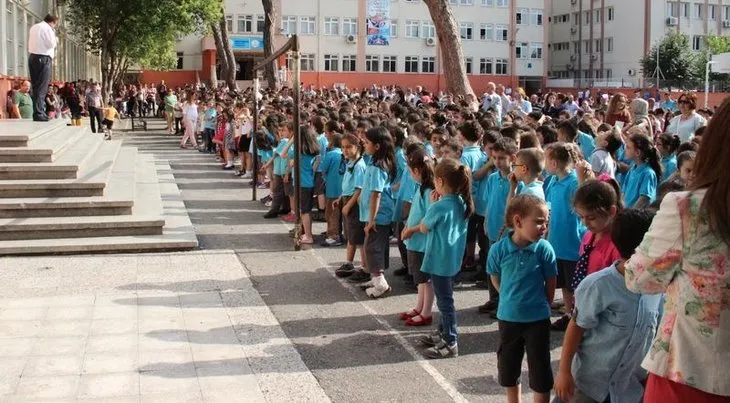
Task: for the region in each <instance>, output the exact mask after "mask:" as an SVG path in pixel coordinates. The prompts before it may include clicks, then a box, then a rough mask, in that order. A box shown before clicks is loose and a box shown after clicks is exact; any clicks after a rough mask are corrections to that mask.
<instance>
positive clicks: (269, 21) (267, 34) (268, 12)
mask: <svg viewBox="0 0 730 403" xmlns="http://www.w3.org/2000/svg"><path fill="white" fill-rule="evenodd" d="M261 1H262V3H263V6H264V58H266V57H269V56H271V55H272V54H273V53H274V51H275V50H276V49H274V35H275V34H276V33H275V31H274V29H275V28H276V24H275V23H274V22H275V21H276V13H277V12H278V10H277V9H276V6H275V5H274V2H273V0H261ZM264 79H265V80H266V82H267V84H268V86H269V88H272V89H275V90H277V91H278V90H279V89H280V88H281V83H280V82H279V75H278V74H276V61H272V62H271V63H269V64H268V65H267V66H266V68H265V69H264Z"/></svg>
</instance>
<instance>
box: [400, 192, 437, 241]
mask: <svg viewBox="0 0 730 403" xmlns="http://www.w3.org/2000/svg"><path fill="white" fill-rule="evenodd" d="M415 190H416V192H415V195H414V196H413V202H412V203H411V211H410V212H409V213H408V219H407V220H406V227H415V226H417V225H419V224H420V223H421V220H423V217H425V216H426V211H428V207H429V206H430V205H431V192H432V191H433V189H428V188H427V189H423V192H421V185H419V184H418V183H416V189H415ZM404 243H405V244H406V249H407V250H410V251H414V252H422V253H423V252H426V234H424V233H422V232H420V231H419V232H416V233H415V234H413V235H412V236H411V237H410V238H408V239H406V240H405V241H404Z"/></svg>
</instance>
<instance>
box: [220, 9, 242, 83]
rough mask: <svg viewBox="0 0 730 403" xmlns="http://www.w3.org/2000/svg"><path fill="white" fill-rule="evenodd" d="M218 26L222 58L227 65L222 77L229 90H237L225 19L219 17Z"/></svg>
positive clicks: (231, 47) (234, 65) (234, 66)
mask: <svg viewBox="0 0 730 403" xmlns="http://www.w3.org/2000/svg"><path fill="white" fill-rule="evenodd" d="M218 25H219V26H220V33H221V46H222V47H223V56H224V57H225V58H226V62H227V63H228V70H227V71H226V75H225V76H223V79H224V80H225V82H226V84H227V85H228V89H229V90H231V91H233V90H237V89H238V86H237V85H236V57H235V55H234V54H233V46H232V45H231V41H230V40H229V39H228V27H227V26H226V18H225V17H221V20H220V23H219V24H218Z"/></svg>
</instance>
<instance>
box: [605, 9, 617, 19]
mask: <svg viewBox="0 0 730 403" xmlns="http://www.w3.org/2000/svg"><path fill="white" fill-rule="evenodd" d="M615 13H616V10H614V8H613V7H609V8H607V9H606V19H607V20H608V21H613V19H614V18H616V15H615Z"/></svg>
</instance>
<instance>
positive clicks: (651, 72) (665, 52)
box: [641, 32, 704, 86]
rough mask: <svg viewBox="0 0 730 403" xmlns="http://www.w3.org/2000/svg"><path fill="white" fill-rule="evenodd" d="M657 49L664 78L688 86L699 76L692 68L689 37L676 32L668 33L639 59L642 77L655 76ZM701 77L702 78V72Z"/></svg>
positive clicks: (694, 58)
mask: <svg viewBox="0 0 730 403" xmlns="http://www.w3.org/2000/svg"><path fill="white" fill-rule="evenodd" d="M657 49H658V50H659V68H660V69H661V72H662V76H663V78H664V79H665V80H667V81H671V82H676V83H678V84H679V83H681V85H690V86H691V85H692V84H696V83H697V80H698V79H699V77H698V76H697V74H696V73H697V72H696V69H695V68H694V65H695V60H696V56H695V55H694V54H693V53H692V49H691V48H690V44H689V38H688V37H687V36H685V35H684V34H680V33H677V32H672V33H670V34H668V35H667V36H666V37H664V39H662V40H661V41H660V42H659V43H657V44H655V45H654V46H653V47H652V48H651V52H650V53H649V54H647V55H645V56H644V57H643V58H642V59H641V67H642V69H643V71H644V78H656V75H655V73H656V68H657ZM702 78H704V72H703V74H702Z"/></svg>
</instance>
